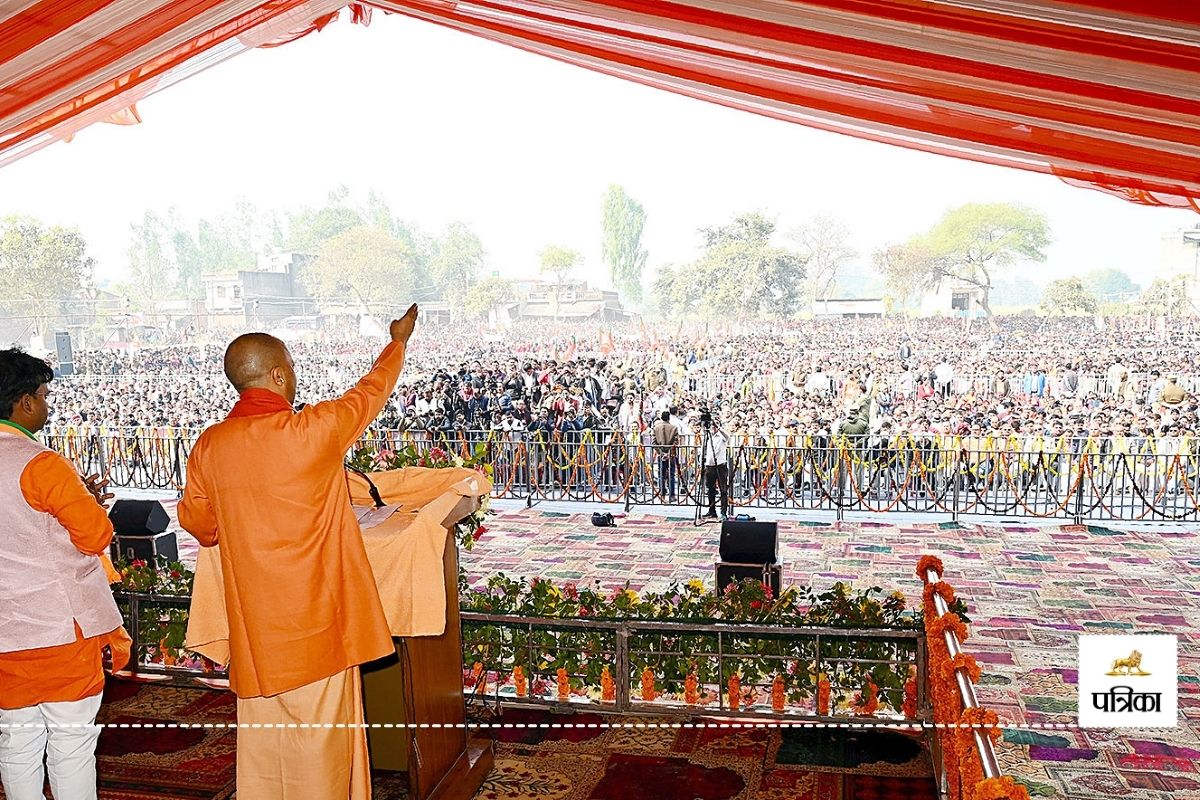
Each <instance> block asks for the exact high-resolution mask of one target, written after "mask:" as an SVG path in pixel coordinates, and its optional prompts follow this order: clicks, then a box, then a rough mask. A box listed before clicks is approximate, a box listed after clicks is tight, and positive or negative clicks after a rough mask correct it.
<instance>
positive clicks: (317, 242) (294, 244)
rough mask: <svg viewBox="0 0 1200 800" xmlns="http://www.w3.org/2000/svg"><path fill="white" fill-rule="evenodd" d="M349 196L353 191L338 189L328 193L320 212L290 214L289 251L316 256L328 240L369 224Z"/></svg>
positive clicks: (316, 210)
mask: <svg viewBox="0 0 1200 800" xmlns="http://www.w3.org/2000/svg"><path fill="white" fill-rule="evenodd" d="M349 196H350V190H349V189H347V188H346V187H345V186H339V187H338V188H337V189H334V190H333V191H331V192H329V194H328V195H327V196H326V200H325V205H323V206H321V207H320V208H313V207H305V208H302V209H300V210H299V211H297V212H294V213H289V214H288V222H287V230H288V233H287V238H286V242H287V249H288V250H292V251H295V252H297V253H310V254H313V253H317V252H319V251H320V249H321V246H322V245H323V244H324V243H325V242H327V241H328V240H330V239H332V238H333V237H335V236H337V235H338V234H340V233H344V232H345V231H348V230H350V229H351V228H354V227H357V226H359V225H363V224H365V223H366V222H367V220H366V219H364V217H363V214H362V212H361V211H359V210H358V209H357V208H354V207H353V206H352V205H351V204H350V203H349V202H348V198H349ZM389 233H390V232H389Z"/></svg>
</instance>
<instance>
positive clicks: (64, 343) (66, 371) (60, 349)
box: [54, 331, 75, 375]
mask: <svg viewBox="0 0 1200 800" xmlns="http://www.w3.org/2000/svg"><path fill="white" fill-rule="evenodd" d="M54 349H55V351H56V355H57V356H58V374H59V375H74V374H75V352H74V350H73V349H72V348H71V334H70V333H69V332H67V331H58V332H57V333H55V334H54Z"/></svg>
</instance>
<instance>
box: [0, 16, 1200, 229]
mask: <svg viewBox="0 0 1200 800" xmlns="http://www.w3.org/2000/svg"><path fill="white" fill-rule="evenodd" d="M341 8H348V9H349V11H350V13H351V15H352V17H353V19H354V20H355V21H357V22H361V23H365V22H367V21H368V20H369V18H370V12H371V10H372V8H375V9H380V10H383V11H387V12H394V13H398V14H405V15H408V16H412V17H416V18H419V19H423V20H427V21H430V22H434V23H437V24H440V25H445V26H448V27H451V28H455V29H457V30H461V31H465V32H467V33H472V34H475V35H478V36H483V37H485V38H488V39H491V40H494V41H498V42H504V43H507V44H510V45H513V46H515V47H520V48H523V49H525V50H528V51H531V52H534V53H539V54H542V55H546V56H549V57H551V58H555V59H558V60H561V61H566V62H569V63H572V64H578V65H581V66H585V67H588V68H590V69H594V70H597V71H600V72H604V73H608V74H611V75H616V76H619V77H622V78H626V79H629V80H633V81H637V82H639V83H643V84H647V85H650V86H655V87H659V88H663V89H667V90H669V91H673V92H678V93H680V94H685V95H689V96H692V97H697V98H701V99H704V100H707V101H711V102H715V103H720V104H723V105H727V106H732V107H735V108H739V109H744V110H747V111H752V112H755V113H759V114H764V115H768V116H772V117H776V118H779V119H784V120H789V121H792V122H796V123H799V124H801V125H807V126H810V127H814V128H820V129H823V130H830V131H836V132H839V133H845V134H848V135H851V136H857V137H860V138H864V139H871V140H875V141H882V142H888V143H891V144H895V145H899V146H902V147H910V148H914V149H918V150H924V151H928V152H933V153H939V154H943V155H949V156H955V157H959V158H968V159H972V160H975V161H983V162H987V163H991V164H1000V165H1005V166H1011V167H1017V168H1021V169H1027V170H1034V171H1037V172H1043V173H1047V174H1053V175H1057V176H1059V177H1061V178H1063V179H1064V180H1067V181H1070V182H1073V183H1078V184H1083V185H1089V186H1092V187H1095V188H1099V189H1103V190H1105V191H1110V192H1114V193H1117V194H1120V195H1121V196H1124V197H1126V198H1128V199H1130V200H1133V201H1135V202H1139V203H1147V204H1152V205H1169V206H1177V207H1191V208H1194V209H1197V210H1200V3H1196V2H1182V1H1181V0H1074V1H1073V2H1068V1H1067V0H811V1H810V2H803V1H794V0H693V1H692V2H669V1H665V0H661V1H660V0H654V1H652V0H464V1H463V2H455V1H453V0H372V2H369V3H352V4H350V5H349V6H347V5H346V3H345V0H268V1H267V2H264V1H263V0H72V1H71V2H63V1H61V0H9V2H0V163H6V162H8V161H11V160H12V159H15V158H18V157H20V156H21V155H22V154H24V153H28V152H30V151H31V150H33V149H35V148H37V147H38V146H40V145H43V144H46V143H48V142H50V141H54V140H55V139H61V138H65V137H67V136H69V135H70V134H71V133H73V132H74V131H76V130H78V129H79V128H80V127H83V126H84V125H88V124H91V123H92V122H96V121H100V120H109V121H113V122H125V123H130V122H136V121H137V120H138V116H137V112H136V108H135V107H134V104H135V103H136V101H137V100H138V99H140V98H142V97H144V96H146V95H147V94H148V93H150V92H153V91H157V90H159V89H162V88H163V87H165V86H168V85H170V84H172V83H174V82H176V81H178V80H180V79H181V78H183V77H186V76H187V75H190V74H193V73H195V72H197V71H199V70H201V69H203V68H204V67H206V66H208V65H210V64H212V63H215V62H216V61H219V60H222V59H224V58H228V57H229V56H232V55H235V54H237V53H239V52H243V51H244V50H246V49H248V48H251V47H260V46H271V45H276V44H281V43H284V42H287V41H291V40H293V39H295V38H297V37H299V36H302V35H304V34H306V33H310V32H312V31H316V30H320V29H321V28H322V27H324V25H326V24H328V23H329V22H330V21H331V20H332V19H333V18H334V17H335V16H336V14H337V12H338V11H339V9H341ZM381 88H382V87H381ZM878 177H879V176H853V179H855V180H862V181H864V182H865V183H869V182H871V181H874V180H877V179H878Z"/></svg>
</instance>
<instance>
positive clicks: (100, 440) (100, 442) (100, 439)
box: [92, 431, 108, 477]
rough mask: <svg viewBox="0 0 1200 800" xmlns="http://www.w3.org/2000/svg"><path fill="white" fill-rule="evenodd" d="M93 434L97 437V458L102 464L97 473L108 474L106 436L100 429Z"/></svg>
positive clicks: (102, 475)
mask: <svg viewBox="0 0 1200 800" xmlns="http://www.w3.org/2000/svg"><path fill="white" fill-rule="evenodd" d="M92 435H93V436H95V437H96V460H97V461H98V462H99V466H100V471H99V472H98V473H97V474H98V475H100V476H101V477H104V476H107V475H108V464H107V461H106V459H105V458H104V436H103V435H102V434H101V433H100V432H99V431H96V432H95V433H94V434H92Z"/></svg>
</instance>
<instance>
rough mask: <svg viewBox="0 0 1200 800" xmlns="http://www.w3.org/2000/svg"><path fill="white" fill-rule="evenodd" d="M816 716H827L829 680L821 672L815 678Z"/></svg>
mask: <svg viewBox="0 0 1200 800" xmlns="http://www.w3.org/2000/svg"><path fill="white" fill-rule="evenodd" d="M817 715H818V716H822V717H828V716H829V680H828V679H827V678H826V677H825V673H823V672H822V673H821V674H820V675H819V676H817Z"/></svg>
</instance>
